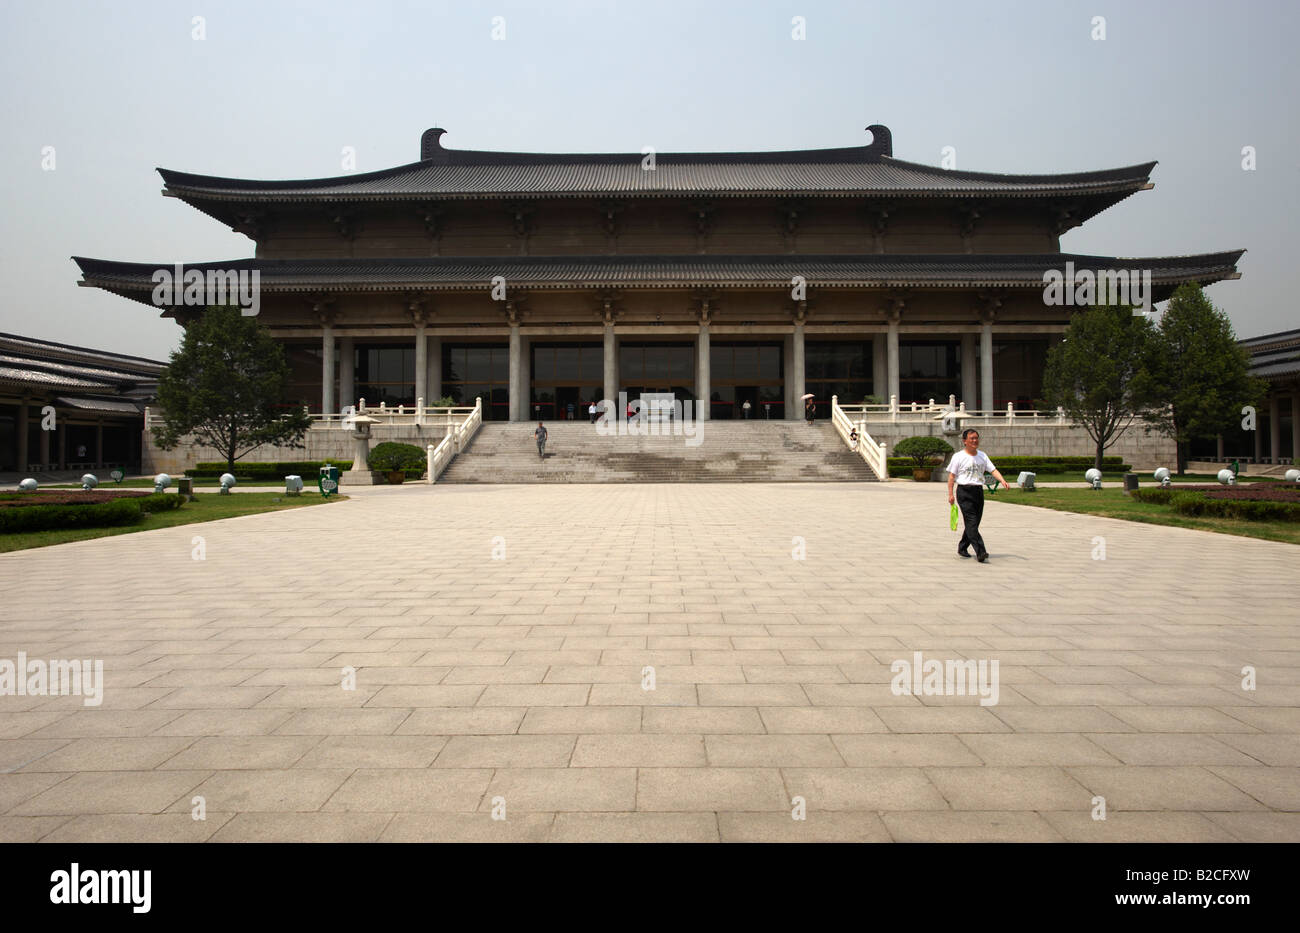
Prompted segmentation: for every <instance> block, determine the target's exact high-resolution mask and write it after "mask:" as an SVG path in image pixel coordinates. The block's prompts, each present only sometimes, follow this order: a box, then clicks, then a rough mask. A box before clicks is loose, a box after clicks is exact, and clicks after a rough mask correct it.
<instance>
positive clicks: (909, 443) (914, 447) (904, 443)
mask: <svg viewBox="0 0 1300 933" xmlns="http://www.w3.org/2000/svg"><path fill="white" fill-rule="evenodd" d="M950 453H952V445H951V444H949V443H948V442H947V441H945V440H944V439H943V438H941V437H931V436H930V435H928V434H926V435H919V436H917V437H908V438H904V439H903V440H901V441H899V442H898V443H897V444H895V445H894V455H895V456H898V457H908V458H910V459H911V461H912V478H913V479H914V480H916V481H917V482H918V483H928V482H929V481H930V476H931V474H932V473H933V472H934V467H935V465H936V464H937V463H942V462H943V458H944V457H946V456H948V454H950Z"/></svg>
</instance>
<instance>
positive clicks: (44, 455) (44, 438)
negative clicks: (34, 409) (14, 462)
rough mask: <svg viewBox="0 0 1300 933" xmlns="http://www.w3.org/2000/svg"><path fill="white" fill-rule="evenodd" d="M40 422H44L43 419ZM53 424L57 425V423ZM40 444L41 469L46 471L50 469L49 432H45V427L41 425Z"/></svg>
mask: <svg viewBox="0 0 1300 933" xmlns="http://www.w3.org/2000/svg"><path fill="white" fill-rule="evenodd" d="M41 421H42V422H44V421H45V418H44V417H42V418H41ZM55 423H56V424H57V422H55ZM40 444H41V469H42V470H48V469H49V468H50V432H49V431H47V430H45V425H44V424H43V423H42V425H41V440H40Z"/></svg>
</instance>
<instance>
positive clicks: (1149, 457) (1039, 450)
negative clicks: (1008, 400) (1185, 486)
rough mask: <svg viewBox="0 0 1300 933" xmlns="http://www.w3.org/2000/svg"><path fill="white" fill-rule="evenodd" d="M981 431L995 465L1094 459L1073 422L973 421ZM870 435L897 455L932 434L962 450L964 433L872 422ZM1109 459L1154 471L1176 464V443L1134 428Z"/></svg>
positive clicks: (1085, 438) (1084, 433)
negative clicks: (1014, 460)
mask: <svg viewBox="0 0 1300 933" xmlns="http://www.w3.org/2000/svg"><path fill="white" fill-rule="evenodd" d="M970 426H971V427H973V428H975V429H976V430H977V431H979V432H980V450H982V451H984V452H985V453H987V454H988V455H989V459H991V460H992V461H993V462H994V463H995V464H996V463H997V462H998V457H1000V456H1001V457H1031V456H1050V457H1091V456H1092V455H1093V454H1094V453H1095V452H1096V445H1095V444H1094V443H1093V441H1092V438H1091V437H1089V436H1088V432H1087V431H1085V430H1084V429H1083V428H1080V427H1075V426H1073V425H1068V424H1067V425H1056V424H1052V425H1042V424H1040V425H1029V424H1025V425H1017V424H1016V422H1015V421H1014V420H1012V421H1002V422H994V423H990V424H972V425H970ZM867 433H868V434H870V435H871V439H872V440H874V441H878V442H880V443H883V444H886V445H888V447H889V450H888V451H887V453H888V454H889V456H893V448H894V445H895V444H897V443H898V442H899V441H901V440H902V439H903V438H905V437H912V436H914V435H922V436H925V435H932V436H935V437H941V438H943V439H944V440H945V441H947V442H948V443H949V444H951V445H952V446H953V448H954V449H956V450H960V449H961V432H960V431H958V432H956V433H954V434H945V433H944V432H943V430H942V425H941V424H940V422H937V421H935V422H931V423H920V424H917V423H912V424H906V423H898V424H889V423H882V422H870V421H869V422H867ZM1106 456H1108V457H1123V458H1124V462H1125V463H1131V464H1133V467H1134V468H1135V469H1137V470H1154V469H1155V468H1156V467H1160V466H1167V467H1170V468H1172V467H1173V464H1174V462H1175V460H1174V443H1173V441H1171V440H1170V439H1169V438H1167V437H1163V436H1160V435H1157V434H1144V433H1143V431H1142V428H1141V426H1135V427H1131V428H1129V429H1128V430H1127V431H1125V432H1124V434H1123V435H1122V436H1121V437H1120V439H1119V440H1118V441H1116V442H1115V443H1114V444H1113V445H1112V446H1110V447H1109V448H1107V449H1106Z"/></svg>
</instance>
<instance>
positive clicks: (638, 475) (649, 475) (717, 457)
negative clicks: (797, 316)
mask: <svg viewBox="0 0 1300 933" xmlns="http://www.w3.org/2000/svg"><path fill="white" fill-rule="evenodd" d="M536 427H537V424H536V422H533V423H528V422H523V423H513V424H506V423H495V424H493V423H488V424H484V425H483V426H482V427H481V428H480V429H479V431H478V433H477V434H476V435H475V436H474V438H473V440H471V441H470V443H469V444H468V445H467V446H466V449H465V450H464V451H462V452H461V453H460V454H459V455H458V456H457V457H456V458H455V459H454V460H453V461H452V462H451V465H450V466H449V467H448V468H447V470H446V472H444V473H443V474H442V476H440V477H439V478H438V482H439V483H804V482H806V483H827V482H874V481H875V480H876V476H875V474H874V473H873V472H872V471H871V468H870V467H868V466H867V465H866V464H865V463H863V462H862V459H861V458H860V457H858V455H857V454H854V453H852V452H851V451H850V450H849V449H848V448H847V447H846V446H845V445H844V442H843V441H841V440H840V438H839V436H838V435H836V434H835V431H834V429H832V427H831V425H830V423H829V422H827V421H818V422H815V423H814V424H813V425H811V426H809V425H808V424H806V423H804V422H802V421H739V422H737V421H706V422H700V423H697V424H694V425H691V427H692V428H694V429H696V430H697V432H698V433H697V434H696V435H695V436H694V437H686V436H683V435H680V434H679V435H673V434H670V433H668V432H669V431H670V430H671V428H670V426H669V425H668V424H662V425H654V426H652V427H655V428H658V429H659V430H660V431H662V432H663V433H661V434H658V435H655V434H650V435H623V436H615V435H601V434H599V433H597V429H596V427H595V426H593V425H591V424H589V423H587V422H585V421H583V422H578V421H569V422H555V423H549V422H548V423H547V425H546V428H547V430H548V431H549V432H550V436H549V439H548V441H547V444H546V459H545V460H539V459H538V457H537V444H536V442H535V441H534V440H533V431H534V430H535V429H536Z"/></svg>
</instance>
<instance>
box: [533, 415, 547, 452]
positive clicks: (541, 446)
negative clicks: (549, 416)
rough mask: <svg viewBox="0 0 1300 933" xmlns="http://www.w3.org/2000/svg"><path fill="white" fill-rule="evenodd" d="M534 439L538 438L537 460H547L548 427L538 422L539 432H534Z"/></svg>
mask: <svg viewBox="0 0 1300 933" xmlns="http://www.w3.org/2000/svg"><path fill="white" fill-rule="evenodd" d="M533 437H535V438H537V459H538V460H545V459H546V425H544V424H542V423H541V422H540V421H539V422H537V430H536V431H534V432H533Z"/></svg>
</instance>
